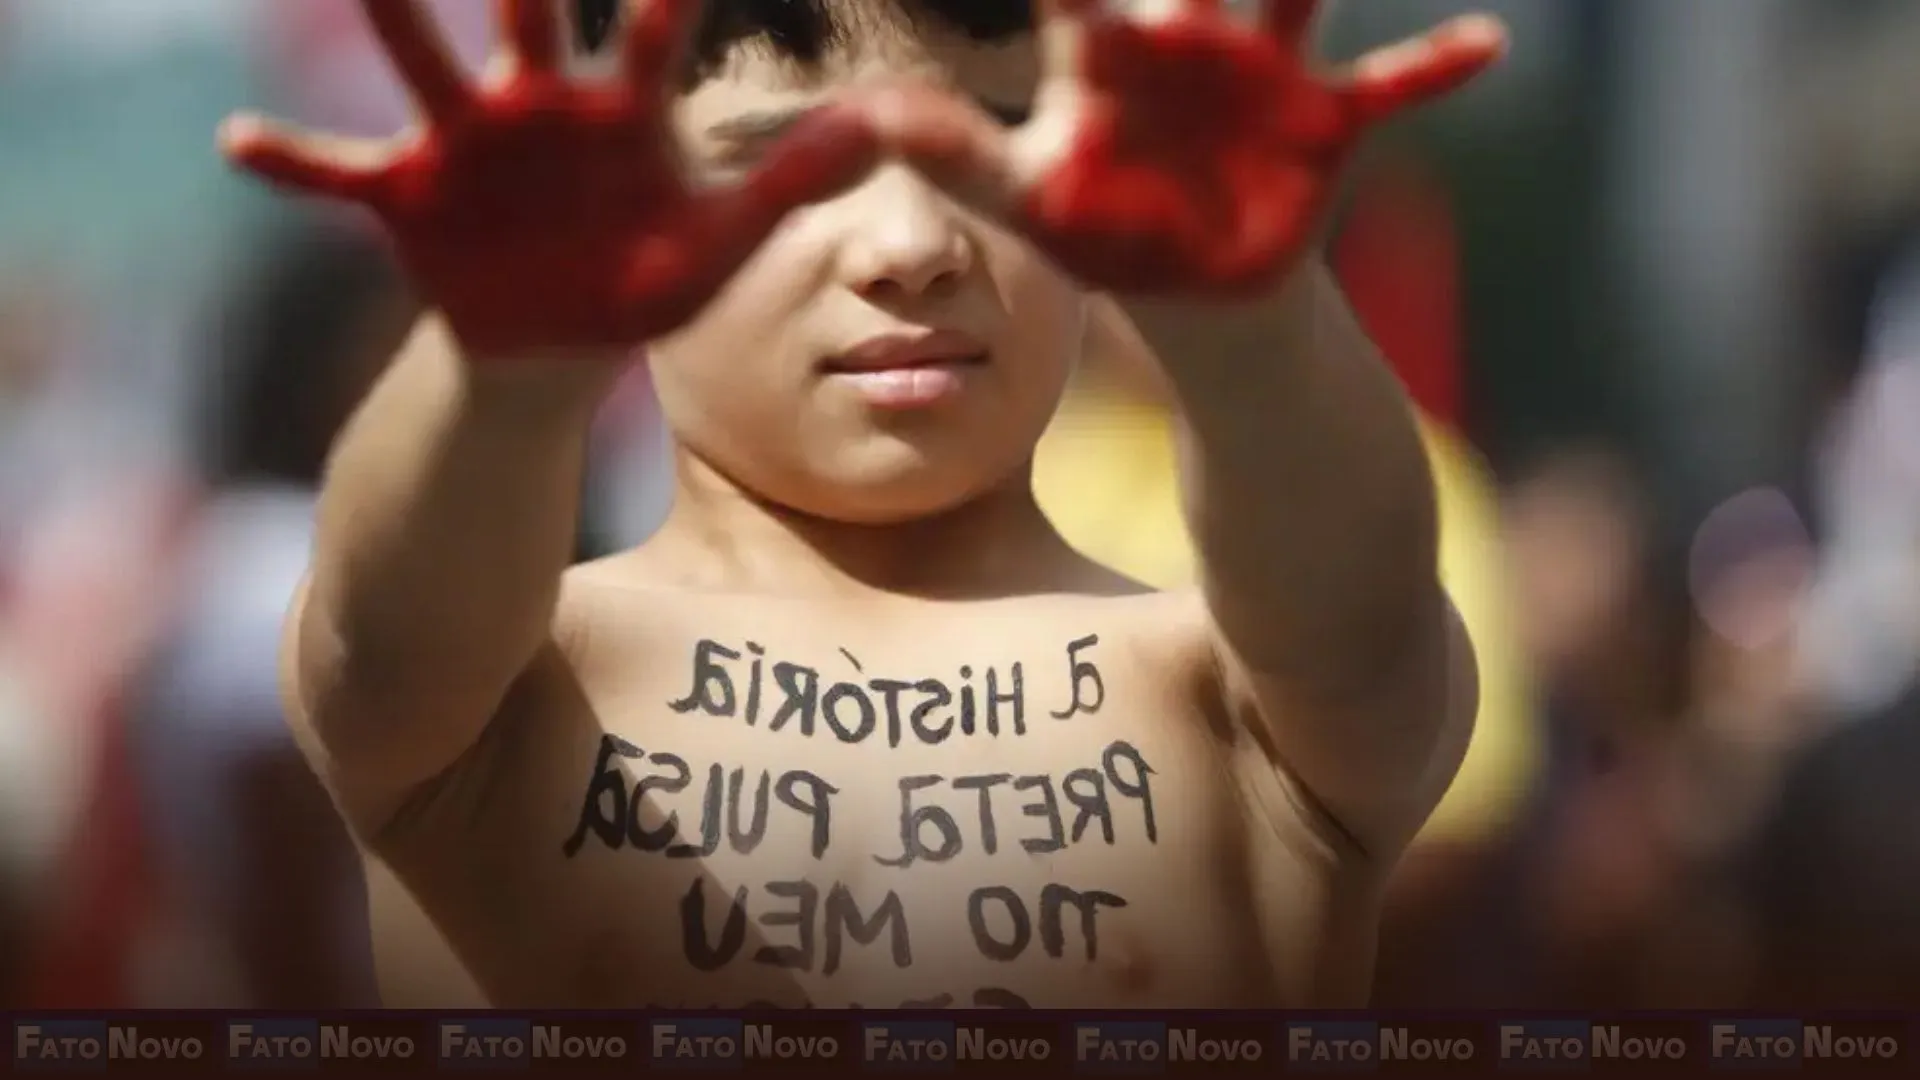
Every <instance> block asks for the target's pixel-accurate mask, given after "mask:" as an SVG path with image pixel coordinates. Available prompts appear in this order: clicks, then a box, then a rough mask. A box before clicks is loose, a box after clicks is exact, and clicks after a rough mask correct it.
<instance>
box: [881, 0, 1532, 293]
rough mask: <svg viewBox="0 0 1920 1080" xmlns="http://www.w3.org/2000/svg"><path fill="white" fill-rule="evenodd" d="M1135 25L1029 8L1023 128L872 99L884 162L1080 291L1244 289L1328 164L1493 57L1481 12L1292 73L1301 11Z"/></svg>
mask: <svg viewBox="0 0 1920 1080" xmlns="http://www.w3.org/2000/svg"><path fill="white" fill-rule="evenodd" d="M1172 2H1173V3H1174V4H1175V10H1174V12H1173V13H1172V14H1171V15H1170V16H1168V17H1166V18H1164V19H1160V20H1157V21H1153V22H1148V21H1145V20H1143V19H1140V18H1138V17H1134V16H1123V15H1120V14H1117V13H1114V12H1112V11H1109V10H1107V8H1106V6H1105V5H1104V4H1103V3H1102V2H1101V0H1040V13H1039V27H1038V32H1039V36H1040V46H1041V50H1042V59H1043V64H1044V73H1043V75H1042V77H1041V82H1040V88H1039V92H1038V94H1037V96H1036V99H1035V101H1034V106H1035V108H1034V114H1033V118H1032V119H1031V120H1030V121H1029V122H1027V123H1026V124H1024V125H1022V126H1021V127H1019V128H1017V129H1014V130H1012V131H1008V130H1006V129H1005V128H1003V127H1001V126H1000V125H999V124H997V123H996V122H995V121H994V120H992V119H991V118H989V117H988V116H987V115H986V114H985V113H983V112H981V111H980V110H978V109H976V108H974V107H973V106H972V105H970V104H968V103H966V102H963V101H961V100H959V99H957V98H955V97H953V96H951V95H947V94H943V93H940V92H939V91H937V90H935V89H933V88H930V87H897V88H890V89H889V91H888V92H887V93H886V94H884V95H883V96H881V97H879V98H877V99H875V101H874V102H873V106H874V112H875V116H876V119H877V121H878V123H879V125H880V127H881V128H882V131H883V132H884V133H885V134H886V136H887V137H888V138H889V139H890V141H891V142H892V143H893V146H894V148H895V149H896V150H897V151H898V152H899V153H901V154H902V155H903V156H905V157H906V158H907V159H908V160H910V161H912V162H914V163H915V164H916V165H917V166H918V167H919V168H920V169H921V170H922V171H923V172H925V173H926V174H927V175H928V176H929V177H931V178H932V179H933V180H935V181H936V182H937V183H940V184H941V185H942V186H943V187H945V188H947V189H948V190H949V191H950V192H952V193H953V194H955V195H956V196H958V197H960V198H961V199H963V200H965V201H967V202H969V203H971V204H973V205H975V206H977V207H980V208H982V209H984V210H986V211H988V212H990V213H993V214H995V215H996V216H998V217H1000V218H1002V219H1004V220H1007V221H1009V222H1010V223H1011V224H1013V225H1014V226H1015V227H1016V228H1019V229H1021V230H1022V231H1023V232H1024V233H1026V235H1027V236H1028V237H1029V239H1031V240H1032V241H1033V242H1034V243H1035V244H1036V245H1038V246H1039V247H1040V248H1041V249H1042V250H1044V251H1045V252H1046V253H1047V254H1048V255H1049V256H1050V257H1051V258H1052V259H1053V260H1054V261H1055V262H1056V263H1058V264H1059V265H1060V266H1061V267H1062V268H1064V269H1065V270H1067V271H1068V272H1070V273H1072V274H1074V275H1075V276H1076V277H1077V278H1078V279H1079V280H1080V281H1081V283H1082V284H1084V285H1086V286H1087V287H1089V288H1091V289H1096V290H1101V291H1107V292H1112V293H1116V294H1120V295H1128V294H1133V295H1152V294H1162V295H1165V294H1192V295H1204V294H1216V295H1230V294H1240V293H1247V292H1252V291H1256V290H1259V289H1261V288H1263V287H1265V286H1267V285H1268V284H1270V283H1272V282H1274V281H1275V280H1276V279H1278V278H1280V277H1281V276H1283V275H1285V274H1286V273H1288V272H1289V271H1291V270H1292V269H1293V268H1294V266H1295V264H1296V263H1297V262H1298V261H1299V259H1300V257H1301V256H1302V255H1303V254H1304V253H1305V252H1306V251H1307V249H1308V248H1309V247H1310V246H1311V245H1312V243H1313V239H1314V234H1315V232H1316V230H1317V229H1318V227H1319V224H1320V219H1321V217H1322V215H1323V214H1324V212H1325V210H1326V208H1327V204H1328V203H1329V202H1330V201H1331V199H1332V196H1333V194H1334V191H1335V186H1336V184H1337V182H1338V180H1339V173H1340V170H1341V167H1342V166H1343V165H1344V164H1345V162H1346V160H1347V158H1348V156H1349V155H1350V153H1351V152H1352V150H1353V148H1354V146H1355V145H1356V143H1357V142H1358V140H1359V138H1360V136H1361V135H1362V134H1364V133H1365V132H1366V131H1367V130H1368V129H1369V128H1370V127H1372V126H1373V125H1375V124H1377V123H1379V122H1380V121H1382V120H1385V119H1387V118H1388V117H1391V116H1393V115H1394V114H1396V113H1399V112H1401V111H1403V110H1406V109H1409V108H1412V107H1415V106H1418V105H1421V104H1424V103H1426V102H1429V101H1432V100H1434V99H1436V98H1438V97H1441V96H1443V95H1445V94H1447V93H1448V92H1450V91H1452V90H1454V89H1456V88H1458V87H1459V86H1461V85H1462V84H1464V83H1466V82H1467V81H1468V80H1470V79H1471V78H1473V77H1474V76H1475V75H1477V74H1479V73H1480V72H1481V71H1483V70H1485V69H1486V68H1487V67H1488V66H1489V65H1491V64H1492V63H1493V62H1494V61H1495V60H1497V59H1499V57H1500V55H1501V53H1502V52H1503V51H1504V49H1505V45H1506V36H1505V31H1504V30H1503V28H1502V27H1501V25H1500V23H1499V22H1497V21H1496V20H1494V19H1492V18H1490V17H1486V16H1466V17H1463V18H1459V19H1455V20H1452V21H1450V22H1448V23H1445V24H1443V25H1442V26H1440V27H1438V28H1436V29H1434V30H1431V31H1429V32H1428V33H1426V34H1424V35H1422V36H1420V37H1417V38H1414V39H1410V40H1408V41H1406V42H1403V43H1401V44H1399V45H1395V46H1391V47H1389V48H1385V49H1381V50H1379V51H1376V52H1373V53H1370V54H1368V55H1367V56H1365V57H1363V58H1362V59H1361V60H1360V61H1359V62H1358V63H1356V64H1354V65H1353V66H1352V67H1351V68H1350V69H1349V70H1348V71H1347V72H1346V73H1345V74H1343V75H1341V76H1338V77H1322V76H1320V75H1318V74H1316V73H1315V72H1314V71H1312V70H1311V69H1310V68H1309V65H1308V60H1307V57H1306V54H1305V46H1306V38H1307V34H1308V28H1309V25H1310V24H1311V23H1312V21H1313V15H1314V12H1315V9H1316V8H1317V7H1318V3H1319V0H1265V2H1264V4H1263V8H1262V13H1261V19H1260V24H1259V25H1258V26H1257V27H1249V26H1244V25H1241V24H1240V23H1237V22H1235V21H1234V20H1233V19H1232V18H1230V17H1229V16H1228V15H1227V14H1226V13H1225V12H1224V11H1223V10H1221V6H1220V2H1219V0H1172Z"/></svg>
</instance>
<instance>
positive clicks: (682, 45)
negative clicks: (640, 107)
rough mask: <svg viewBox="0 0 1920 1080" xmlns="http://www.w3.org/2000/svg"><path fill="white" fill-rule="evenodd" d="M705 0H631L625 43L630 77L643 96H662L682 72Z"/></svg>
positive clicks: (651, 97)
mask: <svg viewBox="0 0 1920 1080" xmlns="http://www.w3.org/2000/svg"><path fill="white" fill-rule="evenodd" d="M701 3H702V0H631V5H630V7H629V8H628V11H627V36H626V41H625V43H624V46H623V53H624V55H625V63H626V73H627V80H628V82H629V83H630V84H631V85H632V87H633V90H634V93H636V94H638V95H639V96H640V98H641V100H643V101H646V100H652V99H654V98H657V97H659V96H660V94H661V92H662V91H663V90H664V88H665V87H666V86H667V85H668V84H669V83H670V82H671V81H672V80H673V79H674V78H675V77H676V76H677V75H678V74H679V72H680V66H681V63H682V61H683V60H684V58H685V56H686V52H687V47H688V44H689V42H690V40H691V38H692V37H693V22H694V19H695V18H696V17H697V16H698V15H699V14H700V6H701Z"/></svg>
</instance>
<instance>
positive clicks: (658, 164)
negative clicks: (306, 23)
mask: <svg viewBox="0 0 1920 1080" xmlns="http://www.w3.org/2000/svg"><path fill="white" fill-rule="evenodd" d="M698 6H699V5H698V2H697V0H651V2H650V3H646V4H644V5H636V7H635V12H634V15H633V18H632V19H631V21H630V23H629V25H628V28H627V32H626V38H625V77H624V78H623V79H621V80H620V81H618V82H617V83H612V84H606V85H599V84H596V85H592V86H588V85H584V84H575V83H572V82H570V81H569V80H568V79H567V78H566V77H565V76H564V75H563V74H562V67H563V63H562V61H563V50H564V44H563V43H564V40H565V36H564V35H563V33H562V32H561V31H562V27H561V24H560V20H559V16H558V14H557V11H556V8H557V5H554V4H552V3H550V2H548V0H500V4H499V8H500V19H501V26H502V30H503V35H502V36H503V38H504V41H503V44H502V47H501V56H500V58H499V62H498V63H497V64H496V65H495V70H497V72H498V74H497V75H496V76H494V77H492V78H490V79H489V80H487V81H486V82H485V83H482V84H475V83H473V82H471V81H470V80H469V79H468V77H467V75H466V74H465V73H463V72H462V71H460V70H459V68H458V66H457V64H456V62H455V61H454V60H453V59H452V57H451V55H450V54H449V52H448V50H447V48H446V45H445V43H444V42H443V41H442V40H441V38H440V37H439V35H438V34H437V32H436V29H435V27H433V26H432V25H431V23H430V22H429V21H428V20H427V19H426V18H425V17H424V16H423V14H422V13H421V10H420V8H419V6H418V4H417V2H416V0H362V7H363V8H364V9H365V12H366V15H367V18H368V21H369V23H370V24H371V26H372V28H373V29H374V31H375V32H376V33H377V34H378V35H379V36H380V39H381V41H382V43H383V44H384V45H385V47H386V50H387V52H388V54H389V55H390V57H391V58H392V60H393V62H394V64H395V66H396V67H397V68H398V70H399V72H400V74H401V75H402V77H403V78H404V80H405V81H406V83H407V85H408V87H409V88H410V89H411V91H412V93H413V97H414V99H415V101H416V103H417V105H418V108H419V113H420V117H421V119H420V124H419V128H418V130H416V131H414V132H411V133H409V134H408V135H407V136H405V137H402V138H400V139H396V140H394V141H393V142H392V143H389V144H361V143H349V142H345V141H342V140H338V139H333V138H329V137H321V136H315V135H309V134H299V133H293V132H288V131H284V130H281V129H278V128H276V127H274V126H272V125H269V124H267V123H265V122H263V121H260V120H258V119H254V118H249V117H242V118H236V119H235V120H233V121H230V122H229V123H228V125H227V126H226V128H225V129H224V130H223V132H222V143H223V145H224V148H225V150H226V152H227V153H228V155H229V156H230V157H231V158H232V159H233V160H235V161H236V162H237V163H239V164H240V165H242V166H243V167H245V168H247V169H249V170H250V171H252V172H254V173H256V174H258V175H260V176H262V177H265V178H266V179H268V180H271V181H274V182H276V183H279V184H281V185H283V186H286V187H288V188H291V189H293V190H295V191H299V192H304V193H308V194H316V195H322V196H328V197H332V198H339V199H346V200H350V201H352V202H356V203H359V204H361V205H363V206H365V207H367V208H368V209H370V210H371V211H373V212H374V214H375V215H376V216H378V217H379V219H380V220H381V222H382V223H383V224H384V225H385V227H386V229H387V231H388V232H389V233H390V235H391V236H392V237H393V240H394V242H395V246H396V248H397V250H398V253H399V255H400V258H401V261H402V263H403V264H404V265H405V267H406V269H407V271H408V272H409V274H410V276H411V277H412V279H413V281H414V283H415V285H416V287H417V288H418V289H419V290H420V292H421V293H422V295H423V297H424V298H425V299H426V300H427V301H428V302H429V304H430V306H431V307H432V309H433V310H434V312H435V314H433V315H431V316H429V317H428V318H427V319H426V320H424V321H423V322H422V324H421V325H420V327H419V328H418V330H417V332H416V333H415V334H414V335H413V338H412V340H411V341H410V343H409V344H407V345H406V346H405V348H404V349H403V350H402V352H401V354H400V356H399V358H398V359H397V361H396V362H395V363H394V365H393V367H392V368H391V370H389V371H388V372H387V373H386V376H385V377H384V378H383V379H382V380H381V382H380V383H379V385H378V386H377V387H376V389H375V390H374V391H373V393H372V394H371V395H370V396H369V398H368V400H367V401H366V402H365V403H364V404H363V406H362V407H361V409H360V411H359V412H358V414H357V415H356V416H355V417H354V418H353V420H352V421H351V422H350V423H349V424H348V426H347V428H346V430H345V432H344V433H343V434H342V436H341V439H340V442H339V444H338V446H336V448H335V450H334V453H333V456H332V458H331V461H330V464H329V467H328V471H327V477H326V482H325V487H324V490H323V493H322V496H321V503H320V521H319V537H318V541H317V545H316V549H315V554H314V558H313V566H312V571H311V574H310V576H309V580H308V582H307V585H306V587H305V588H304V589H303V590H302V594H301V599H300V601H299V603H298V604H297V605H296V610H295V612H294V613H293V616H292V618H291V620H290V623H289V630H288V635H287V637H288V647H287V650H286V653H285V658H284V664H283V666H284V669H285V672H286V679H285V683H286V686H287V698H288V705H289V707H290V711H291V713H292V715H293V716H294V718H295V724H296V728H297V730H298V733H299V734H300V735H301V737H302V741H303V744H304V745H305V746H306V748H307V750H308V753H309V755H310V756H311V757H312V758H313V760H314V762H315V765H316V767H317V768H318V769H319V771H320V772H321V774H322V777H323V779H325V780H326V781H327V783H328V784H329V786H330V787H331V788H332V789H333V791H334V794H335V797H336V799H337V800H338V801H339V802H340V804H341V806H342V808H343V810H344V811H345V813H346V814H347V816H348V818H349V820H350V823H351V824H352V825H354V827H355V828H356V829H357V830H359V831H360V832H361V833H362V834H363V835H366V834H370V833H373V832H377V831H378V830H379V829H380V828H381V827H382V826H383V825H384V824H385V823H386V822H387V821H388V820H389V818H390V816H391V815H392V813H393V812H394V811H395V809H396V808H397V807H398V806H400V805H401V804H402V803H403V802H404V801H405V800H406V799H407V798H408V797H409V796H410V795H411V794H412V793H413V792H415V791H416V790H417V789H418V788H419V787H420V786H421V785H422V784H424V783H426V782H427V781H429V780H431V779H432V778H434V777H437V776H440V775H441V774H443V773H444V772H445V771H446V770H447V769H449V768H450V767H451V766H453V765H454V764H455V763H457V762H458V761H459V760H460V759H461V758H462V756H463V755H465V754H466V753H467V752H468V750H469V749H471V748H472V747H473V746H474V745H475V744H476V742H477V741H478V740H479V737H480V734H481V732H482V731H483V730H484V728H485V726H486V724H487V723H488V721H489V720H490V719H491V718H492V717H493V715H494V713H495V712H496V711H497V709H498V708H499V705H500V703H501V701H502V699H503V698H504V696H505V695H506V693H507V691H508V690H509V688H510V687H511V686H512V685H513V684H514V682H515V681H516V680H517V679H518V678H519V677H520V676H521V674H522V672H523V671H524V670H525V669H526V667H527V665H528V664H529V662H530V661H531V660H532V659H533V658H534V656H535V655H536V654H537V652H538V651H539V650H540V649H541V647H542V646H543V644H544V643H545V642H546V641H547V640H548V636H549V632H550V626H551V622H552V617H553V614H554V607H555V604H556V600H557V596H558V592H559V585H560V581H561V577H562V574H563V572H564V570H565V568H566V565H567V561H568V557H569V554H570V552H571V550H572V542H573V535H574V528H575V523H576V519H577V517H578V510H579V497H580V487H581V478H582V470H583V466H584V456H585V441H586V434H587V429H588V425H589V423H590V421H591V420H592V418H593V415H594V413H595V411H596V409H597V407H598V405H599V403H600V401H601V399H602V397H603V396H604V394H605V392H606V391H607V389H608V388H609V386H610V385H611V383H612V382H613V381H614V379H615V378H616V377H617V375H618V374H619V372H620V370H621V369H622V367H623V366H624V364H625V362H626V359H627V357H628V356H630V355H631V354H632V353H633V351H634V349H635V348H636V347H637V346H639V345H640V344H641V343H642V342H644V341H646V340H649V339H651V338H654V337H657V336H660V335H662V334H664V333H666V332H668V331H670V330H672V329H674V328H676V327H678V326H679V325H681V324H682V323H683V322H685V321H686V320H687V319H688V318H690V317H691V316H692V315H694V314H695V313H696V312H697V311H698V310H699V309H700V308H701V307H702V306H703V305H704V304H705V303H706V301H707V300H708V299H709V298H710V297H711V296H712V295H713V294H714V292H716V291H717V290H718V289H719V288H720V287H721V286H722V285H723V284H724V283H725V281H726V280H727V278H728V277H729V276H730V275H731V274H732V273H733V271H734V270H735V269H736V268H737V267H738V266H739V265H740V263H742V262H743V261H745V259H746V258H747V257H748V256H749V255H750V254H751V253H752V252H753V250H754V249H755V248H756V247H757V246H758V245H759V243H760V241H761V240H762V239H763V238H764V237H765V236H766V234H767V233H768V232H769V231H770V230H771V229H772V228H773V227H774V226H775V225H776V224H778V222H779V221H780V219H781V218H782V217H784V216H785V214H786V213H787V212H788V211H789V210H791V209H792V208H794V207H796V206H798V205H800V204H802V203H805V202H807V201H810V200H813V199H817V198H822V197H825V196H827V195H830V194H832V193H833V192H834V191H837V190H838V189H839V188H840V187H842V186H844V185H845V184H847V183H850V182H852V181H854V180H856V179H857V178H858V177H859V176H860V175H862V174H864V172H865V171H866V169H867V168H869V167H870V166H871V163H872V160H873V153H874V139H873V137H872V136H871V134H870V133H869V132H868V131H867V129H866V128H865V127H864V125H863V123H862V122H861V121H860V119H859V117H858V116H857V115H855V114H853V113H850V112H844V111H832V110H822V111H819V112H816V113H814V114H812V115H811V116H809V117H808V119H807V120H806V122H805V123H804V124H802V125H800V126H799V127H798V128H796V129H795V130H794V131H793V132H791V133H790V135H789V136H788V138H787V139H786V140H784V141H783V142H782V144H781V145H780V147H779V148H777V149H776V150H775V151H774V152H773V153H772V154H770V155H769V156H768V158H767V159H766V160H765V162H764V164H763V165H762V167H761V168H760V170H758V171H757V172H756V173H755V174H754V175H752V176H751V177H749V178H748V179H747V180H745V181H743V182H742V183H741V184H739V185H738V186H735V187H731V188H728V189H725V190H708V191H694V190H691V189H690V188H689V187H688V186H687V185H686V184H685V183H684V182H683V181H682V178H681V176H680V174H679V172H678V170H677V168H676V167H675V165H674V163H673V162H674V158H673V150H672V148H671V145H670V142H669V139H670V133H669V129H668V126H667V99H666V94H667V88H668V86H669V84H670V77H671V74H672V72H673V71H674V70H675V68H676V65H677V64H678V63H679V62H680V53H681V50H682V48H683V42H684V39H685V37H686V34H687V32H688V28H689V25H690V22H691V19H692V17H693V16H694V14H695V12H696V11H697V9H698Z"/></svg>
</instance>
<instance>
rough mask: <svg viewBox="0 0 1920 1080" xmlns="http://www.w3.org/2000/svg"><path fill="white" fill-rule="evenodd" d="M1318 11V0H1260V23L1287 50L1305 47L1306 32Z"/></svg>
mask: <svg viewBox="0 0 1920 1080" xmlns="http://www.w3.org/2000/svg"><path fill="white" fill-rule="evenodd" d="M1319 11H1320V0H1262V2H1261V5H1260V25H1261V26H1263V27H1265V28H1266V31H1267V33H1268V34H1271V35H1272V36H1273V38H1274V40H1276V41H1278V42H1279V43H1280V46H1281V47H1282V48H1284V49H1286V50H1287V51H1288V52H1299V51H1302V50H1304V49H1305V48H1306V47H1307V34H1308V33H1310V32H1311V31H1312V29H1313V17H1314V15H1316V14H1318V13H1319Z"/></svg>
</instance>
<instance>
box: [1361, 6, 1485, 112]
mask: <svg viewBox="0 0 1920 1080" xmlns="http://www.w3.org/2000/svg"><path fill="white" fill-rule="evenodd" d="M1506 51H1507V30H1506V26H1505V25H1504V24H1503V23H1501V21H1500V20H1499V19H1496V18H1494V17H1493V16H1491V15H1463V16H1461V17H1460V18H1457V19H1451V20H1448V21H1447V22H1445V23H1442V24H1441V25H1439V26H1437V27H1435V28H1434V29H1432V30H1430V31H1428V32H1427V33H1425V34H1422V35H1420V36H1419V37H1416V38H1410V39H1408V40H1406V41H1403V42H1400V43H1399V44H1396V45H1389V46H1387V47H1386V48H1384V49H1377V50H1375V51H1373V52H1371V53H1368V54H1367V55H1365V56H1363V57H1361V58H1360V60H1359V61H1358V62H1357V63H1356V64H1354V66H1353V74H1352V77H1351V80H1350V83H1349V86H1348V89H1347V93H1348V94H1349V96H1350V97H1351V99H1352V100H1353V101H1354V103H1355V104H1356V105H1357V106H1358V107H1359V110H1360V113H1361V116H1362V118H1363V119H1364V120H1365V121H1366V122H1369V123H1371V122H1376V121H1379V120H1384V119H1386V118H1387V117H1389V116H1392V115H1393V114H1395V113H1398V112H1402V111H1404V110H1407V109H1412V108H1417V107H1419V106H1421V105H1425V104H1428V103H1430V102H1432V101H1435V100H1438V99H1439V98H1442V97H1445V96H1446V95H1447V94H1450V93H1452V92H1453V91H1455V90H1458V89H1459V88H1460V87H1462V86H1465V85H1466V84H1467V83H1469V82H1471V81H1473V79H1474V78H1475V77H1476V76H1478V75H1479V74H1480V73H1481V72H1483V71H1485V70H1486V69H1487V68H1489V67H1492V66H1493V65H1494V64H1495V63H1496V62H1497V61H1498V60H1499V59H1500V58H1501V57H1502V56H1504V55H1506Z"/></svg>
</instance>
